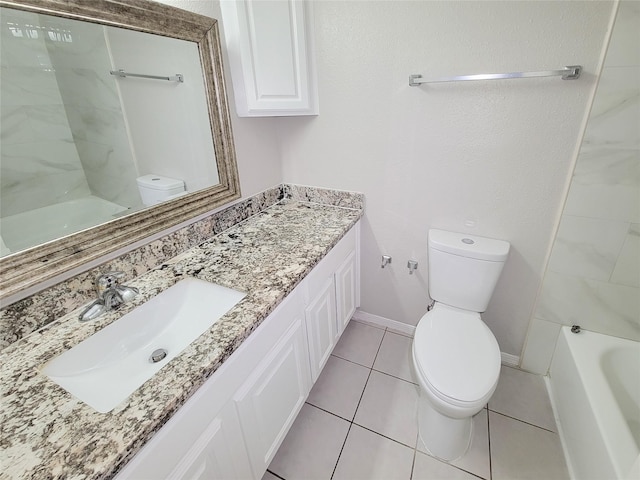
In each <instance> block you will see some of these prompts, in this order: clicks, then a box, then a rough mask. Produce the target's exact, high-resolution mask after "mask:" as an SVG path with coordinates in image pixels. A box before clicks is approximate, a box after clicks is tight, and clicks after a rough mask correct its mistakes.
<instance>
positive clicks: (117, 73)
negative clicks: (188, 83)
mask: <svg viewBox="0 0 640 480" xmlns="http://www.w3.org/2000/svg"><path fill="white" fill-rule="evenodd" d="M109 73H110V74H111V75H115V76H117V77H121V78H124V77H140V78H152V79H154V80H167V81H169V82H178V83H184V76H182V74H181V73H176V74H175V75H174V76H173V77H163V76H158V75H145V74H143V73H129V72H125V71H124V70H122V69H120V70H111V71H110V72H109Z"/></svg>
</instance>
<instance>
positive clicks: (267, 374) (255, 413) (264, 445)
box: [234, 314, 311, 478]
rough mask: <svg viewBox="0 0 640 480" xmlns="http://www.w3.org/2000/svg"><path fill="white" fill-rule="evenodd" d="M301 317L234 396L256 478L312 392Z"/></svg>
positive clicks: (263, 470)
mask: <svg viewBox="0 0 640 480" xmlns="http://www.w3.org/2000/svg"><path fill="white" fill-rule="evenodd" d="M308 358H309V357H308V351H307V338H306V330H305V325H304V322H303V318H302V315H301V314H300V315H298V316H296V317H295V318H294V319H293V320H292V321H291V326H290V328H289V329H288V330H287V331H286V333H285V334H284V335H283V336H282V337H281V338H280V340H279V341H278V343H277V344H276V346H275V347H274V348H273V349H272V350H271V352H270V353H269V354H268V355H267V356H266V358H265V359H264V360H263V361H262V362H261V363H260V365H259V366H258V368H257V369H256V371H255V372H254V373H253V375H251V377H250V378H249V379H248V380H247V381H246V382H245V384H244V385H243V386H242V387H241V388H240V390H239V391H238V392H237V394H236V395H235V396H234V401H235V404H236V407H237V410H238V414H239V417H240V423H241V424H242V430H243V432H244V439H245V443H246V445H247V450H248V453H249V457H250V460H251V464H252V466H253V470H254V474H255V477H256V478H260V477H261V476H262V475H263V473H264V472H265V471H266V469H267V466H268V465H269V463H270V462H271V460H272V459H273V457H274V455H275V453H276V451H277V450H278V447H279V446H280V444H281V443H282V440H284V437H285V436H286V434H287V432H288V431H289V428H290V427H291V425H292V424H293V421H294V420H295V418H296V416H297V415H298V412H299V411H300V409H301V408H302V405H303V404H304V401H305V400H306V398H307V395H308V394H309V390H310V389H311V379H310V375H309V360H308Z"/></svg>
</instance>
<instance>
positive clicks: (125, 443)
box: [0, 197, 362, 479]
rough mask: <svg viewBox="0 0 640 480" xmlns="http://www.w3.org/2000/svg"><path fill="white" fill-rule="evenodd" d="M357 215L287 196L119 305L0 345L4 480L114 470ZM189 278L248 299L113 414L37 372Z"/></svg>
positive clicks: (167, 267) (173, 263)
mask: <svg viewBox="0 0 640 480" xmlns="http://www.w3.org/2000/svg"><path fill="white" fill-rule="evenodd" d="M306 198H307V199H309V200H313V199H311V198H309V197H306ZM361 201H362V200H360V202H361ZM360 205H362V203H360ZM361 215H362V209H361V208H358V209H347V208H336V207H335V206H329V205H321V204H317V203H307V202H300V201H295V200H289V199H285V200H283V201H281V202H280V203H277V204H275V205H273V206H271V207H269V208H266V209H264V210H262V211H261V212H260V213H258V214H256V215H254V216H252V217H250V218H249V219H248V220H246V221H244V222H242V223H239V224H237V225H235V226H233V227H232V228H230V229H228V230H226V231H224V232H223V233H221V234H218V235H217V236H215V237H213V238H211V239H210V240H208V241H207V242H205V243H203V244H201V245H200V246H197V247H193V248H191V249H189V250H188V251H186V252H184V253H182V254H180V255H178V256H177V257H175V258H172V259H171V260H169V261H166V262H165V263H163V264H162V265H161V266H159V267H158V268H156V269H154V270H151V271H149V272H148V273H146V274H145V275H144V276H142V277H139V278H137V279H136V280H133V281H129V282H127V284H129V285H131V286H136V287H138V288H139V289H140V295H138V297H136V298H135V299H134V301H132V302H131V303H130V304H126V305H124V306H123V308H121V309H120V310H119V311H118V312H114V313H110V314H107V315H105V316H104V317H101V318H100V319H99V320H97V321H95V322H90V323H84V324H80V323H79V322H78V321H77V316H78V313H79V312H80V310H81V308H78V309H76V310H74V311H72V312H70V313H68V314H67V315H66V316H64V317H63V318H61V319H59V320H58V321H55V322H52V323H49V324H48V325H46V326H45V327H43V328H41V329H40V330H39V331H37V332H34V333H31V334H30V335H27V336H25V337H24V338H22V339H21V340H19V341H17V342H14V343H13V344H12V345H10V346H9V347H7V348H5V349H4V350H3V351H2V352H0V365H1V367H0V385H1V388H2V404H1V406H0V425H1V434H0V449H1V453H0V464H1V465H2V468H1V469H0V478H78V479H80V478H109V477H111V476H112V475H113V474H114V473H115V472H116V471H117V470H118V469H119V468H121V467H122V465H123V464H124V463H126V461H127V460H128V459H129V458H131V457H132V456H133V455H134V454H135V453H136V452H137V451H138V450H139V449H140V448H141V447H142V445H144V443H145V441H146V440H147V439H148V438H149V437H150V436H151V435H152V434H153V433H154V432H155V431H157V430H158V429H159V428H160V427H161V426H162V425H163V424H164V423H165V422H166V421H167V420H168V418H170V416H171V415H172V414H173V413H174V412H175V411H176V410H177V409H178V408H179V407H180V406H181V405H182V404H184V402H185V401H186V400H187V398H188V397H189V396H190V395H191V394H192V393H193V392H194V391H195V390H196V389H197V388H198V387H199V386H200V385H202V383H204V381H205V380H206V379H207V378H208V377H209V376H210V375H211V374H212V373H213V372H214V371H215V370H216V369H217V368H218V367H219V366H220V364H221V363H222V362H224V360H225V359H226V358H228V357H229V356H230V355H231V354H232V353H233V352H234V351H235V349H236V348H237V347H238V346H239V345H240V344H241V343H242V341H243V340H244V339H246V338H247V336H248V335H249V334H250V333H251V332H252V331H253V330H255V328H256V327H257V326H258V325H259V324H260V323H261V321H262V320H263V319H264V318H266V316H267V315H268V314H269V313H270V312H271V311H272V310H273V309H274V308H275V307H276V306H277V305H278V304H279V303H280V301H281V300H282V299H283V298H284V297H285V296H286V295H287V294H288V293H289V292H291V291H292V290H293V288H295V286H296V285H297V284H298V283H299V282H300V281H301V280H302V279H303V278H304V276H305V275H306V274H307V273H308V272H309V271H310V270H311V269H312V268H313V267H314V266H315V264H317V262H318V261H319V260H320V259H321V258H322V257H323V256H324V255H325V254H326V253H327V252H328V251H329V250H330V249H331V248H332V247H333V246H334V245H335V244H336V243H337V242H338V240H339V239H340V238H342V236H344V234H345V233H346V232H347V231H348V230H349V229H350V228H351V227H352V226H353V225H354V224H355V223H356V222H357V221H358V219H359V218H360V217H361ZM185 276H194V277H197V278H200V279H202V280H207V281H211V282H215V283H218V284H220V285H224V286H228V287H231V288H234V289H237V290H242V291H245V292H247V296H246V297H245V298H244V299H243V300H242V301H241V302H240V303H239V304H238V305H236V307H234V308H233V309H232V310H230V311H229V312H228V313H227V314H226V315H225V316H224V317H223V318H222V319H221V320H220V321H218V322H217V323H216V324H215V325H214V326H213V327H211V328H210V329H209V330H208V331H207V332H206V333H205V334H203V335H202V336H201V337H200V338H199V339H198V340H196V341H195V342H194V343H193V344H191V345H190V346H189V347H187V349H185V350H184V351H183V352H182V353H181V354H180V355H179V356H178V357H177V358H175V359H174V360H172V361H171V362H169V364H168V365H167V366H165V367H164V368H163V369H162V370H161V372H160V373H159V374H157V375H155V376H154V377H153V378H152V379H151V380H149V381H148V382H146V383H145V384H144V385H143V386H142V387H141V388H139V389H138V390H137V391H136V392H135V393H134V394H132V395H131V396H130V397H129V398H128V399H127V400H126V401H125V402H123V403H122V404H121V405H119V406H118V407H116V409H115V410H113V411H112V412H110V413H107V414H100V413H97V412H95V411H94V410H93V409H91V408H90V407H88V406H87V405H85V404H84V403H82V402H80V401H79V400H77V399H75V398H74V397H72V396H71V395H69V394H68V393H66V392H65V391H64V390H62V389H61V388H60V387H58V386H57V385H56V384H54V383H53V382H51V381H50V380H48V379H47V378H46V377H45V376H44V375H42V374H41V373H40V372H39V370H38V367H39V366H40V365H42V364H44V363H45V362H47V361H48V360H49V359H51V358H52V357H55V356H56V355H58V354H59V353H61V352H63V351H64V350H67V349H69V348H71V347H73V346H74V345H76V344H77V343H79V342H80V341H82V340H84V339H85V338H87V337H88V336H90V335H91V334H92V333H94V332H96V331H97V330H99V329H100V328H102V327H104V326H105V325H107V324H109V323H111V322H113V321H114V320H116V319H117V318H119V317H120V316H122V315H123V314H125V313H127V312H128V311H130V310H131V309H133V308H134V307H135V306H137V305H139V304H141V303H143V302H144V301H146V300H148V299H149V298H151V297H152V296H153V295H156V294H157V293H159V292H161V291H163V290H165V289H166V288H168V287H170V286H171V285H173V284H175V283H176V282H177V281H179V280H180V279H181V278H184V277H185Z"/></svg>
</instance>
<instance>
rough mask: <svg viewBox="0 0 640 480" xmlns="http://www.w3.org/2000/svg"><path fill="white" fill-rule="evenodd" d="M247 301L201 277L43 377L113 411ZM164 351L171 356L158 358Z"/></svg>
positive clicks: (127, 318) (56, 362)
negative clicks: (210, 328)
mask: <svg viewBox="0 0 640 480" xmlns="http://www.w3.org/2000/svg"><path fill="white" fill-rule="evenodd" d="M244 296H245V294H244V293H242V292H238V291H236V290H231V289H229V288H226V287H221V286H220V285H216V284H213V283H209V282H205V281H203V280H198V279H196V278H187V279H184V280H181V281H180V282H178V283H176V284H175V285H174V286H172V287H170V288H168V289H167V290H165V291H164V292H162V293H160V294H158V295H157V296H155V297H153V298H152V299H151V300H149V301H148V302H146V303H144V304H142V305H140V306H139V307H137V308H136V309H134V310H132V311H131V312H129V313H127V314H126V315H124V316H123V317H122V318H120V319H118V320H116V321H115V322H113V323H112V324H111V325H109V326H107V327H105V328H103V329H102V330H100V331H99V332H97V333H95V334H94V335H92V336H91V337H89V338H87V339H86V340H84V341H83V342H82V343H79V344H78V345H76V346H75V347H73V348H72V349H70V350H67V351H66V352H64V353H63V354H61V355H59V356H57V357H56V358H54V359H53V360H51V361H49V362H47V363H46V364H45V365H43V366H42V373H44V374H45V375H47V376H48V377H49V378H50V379H51V380H53V381H54V382H56V383H57V384H58V385H60V386H61V387H62V388H64V389H65V390H66V391H68V392H69V393H71V394H72V395H74V396H75V397H77V398H79V399H80V400H82V401H83V402H85V403H86V404H88V405H89V406H91V407H93V408H94V409H96V410H97V411H98V412H101V413H106V412H109V411H111V410H112V409H113V408H114V407H116V406H117V405H118V404H119V403H121V402H122V401H123V400H125V399H126V398H127V397H129V395H131V394H132V393H133V392H134V391H135V390H136V389H137V388H138V387H140V386H141V385H142V384H143V383H144V382H146V381H147V380H149V379H150V378H151V377H152V376H153V375H155V374H156V373H157V372H158V371H159V370H160V369H161V368H162V367H163V366H165V365H166V364H167V363H168V362H169V361H170V360H171V359H172V358H174V357H176V356H177V355H178V354H179V353H180V352H182V350H184V349H185V348H186V347H187V346H188V345H189V344H190V343H191V342H193V341H194V340H195V339H196V338H198V337H199V336H200V335H201V334H203V333H204V332H205V331H206V330H207V329H208V328H209V327H211V326H212V325H213V324H214V323H216V322H217V321H218V320H219V319H220V317H222V316H223V315H224V314H225V313H227V312H228V311H229V310H230V309H231V308H233V307H234V306H235V305H236V304H237V303H238V302H239V301H240V300H242V298H244ZM159 349H164V351H166V356H164V357H163V353H161V352H158V353H156V354H155V355H154V352H156V351H157V350H159ZM152 356H155V357H156V360H157V361H154V360H152V359H151V357H152ZM160 357H163V358H161V359H159V358H160ZM158 359H159V360H158Z"/></svg>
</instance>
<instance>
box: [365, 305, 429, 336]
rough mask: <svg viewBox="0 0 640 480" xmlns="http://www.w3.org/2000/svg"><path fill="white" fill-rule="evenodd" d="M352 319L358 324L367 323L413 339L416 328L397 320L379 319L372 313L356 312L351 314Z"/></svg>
mask: <svg viewBox="0 0 640 480" xmlns="http://www.w3.org/2000/svg"><path fill="white" fill-rule="evenodd" d="M353 318H354V319H355V320H358V321H359V322H364V323H369V324H371V325H374V326H376V327H382V328H389V329H391V330H395V331H396V332H400V333H403V334H405V335H409V336H410V337H413V334H414V332H415V331H416V327H414V326H413V325H407V324H406V323H402V322H398V321H397V320H391V319H390V318H385V317H380V316H379V315H374V314H372V313H367V312H363V311H362V310H356V312H355V313H354V314H353Z"/></svg>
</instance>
